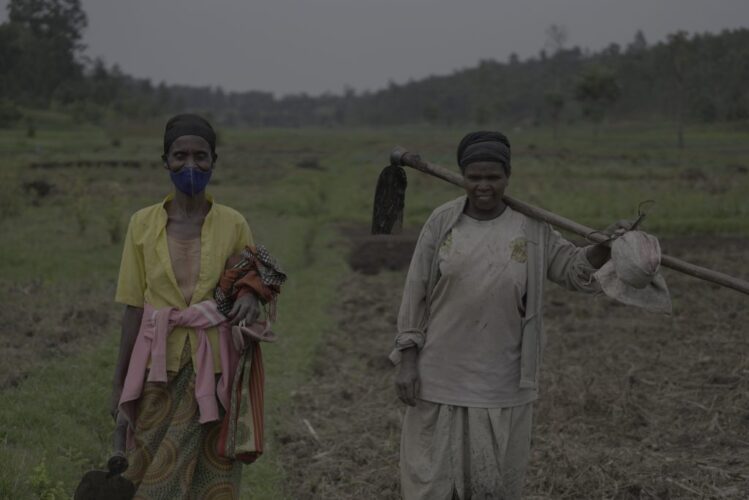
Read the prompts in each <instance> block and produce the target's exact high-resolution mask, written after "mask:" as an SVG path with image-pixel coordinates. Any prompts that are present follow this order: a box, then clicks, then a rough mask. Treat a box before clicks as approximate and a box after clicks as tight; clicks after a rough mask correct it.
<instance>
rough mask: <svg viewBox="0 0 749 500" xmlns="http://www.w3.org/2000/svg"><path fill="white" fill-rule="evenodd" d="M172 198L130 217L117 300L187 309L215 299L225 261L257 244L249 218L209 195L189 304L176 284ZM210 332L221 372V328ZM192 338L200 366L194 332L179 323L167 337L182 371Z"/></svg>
mask: <svg viewBox="0 0 749 500" xmlns="http://www.w3.org/2000/svg"><path fill="white" fill-rule="evenodd" d="M172 197H173V195H169V196H167V197H166V198H165V199H164V201H162V202H161V203H157V204H155V205H151V206H150V207H146V208H143V209H141V210H139V211H137V212H136V213H135V214H134V215H133V216H132V218H131V219H130V224H129V226H128V229H127V236H126V237H125V245H124V249H123V251H122V262H121V264H120V275H119V279H118V282H117V292H116V294H115V301H116V302H119V303H121V304H125V305H130V306H134V307H143V304H144V303H148V304H151V305H152V306H153V307H155V308H157V309H159V308H162V307H176V308H178V309H184V308H186V307H188V306H189V305H192V304H197V303H198V302H202V301H204V300H207V299H211V298H212V297H213V289H214V288H215V287H216V284H217V283H218V280H219V278H220V277H221V273H222V272H223V270H224V264H225V263H226V259H227V258H229V256H231V255H233V254H236V253H239V252H241V251H242V249H243V248H244V247H245V246H246V245H250V244H253V240H252V232H251V231H250V227H249V225H248V224H247V221H246V220H245V218H244V217H243V216H242V215H241V214H240V213H239V212H237V211H236V210H234V209H232V208H229V207H227V206H224V205H219V204H218V203H213V198H212V197H211V196H207V198H208V201H210V202H211V203H212V205H211V208H210V210H209V212H208V215H206V217H205V220H204V221H203V228H202V230H201V235H200V273H199V275H198V280H197V282H196V284H195V289H194V292H193V294H192V300H191V301H190V304H187V303H186V302H185V298H184V296H183V294H182V290H181V289H180V287H179V285H178V284H177V279H176V277H175V274H174V270H173V268H172V262H171V259H170V256H169V247H168V244H167V234H166V223H167V213H166V209H165V208H164V204H165V203H166V202H167V201H169V200H171V199H172ZM207 333H208V340H209V341H210V343H211V349H212V351H213V366H215V367H216V372H217V373H219V372H220V371H221V360H220V353H219V344H218V330H217V329H216V328H211V329H210V330H208V331H207ZM188 336H189V338H190V346H191V348H192V358H193V365H194V364H195V350H196V348H197V345H198V342H197V336H196V333H195V330H194V329H192V328H181V327H178V328H175V329H174V331H173V332H172V333H171V334H170V335H169V338H168V339H167V370H173V371H177V370H178V369H179V366H180V362H179V361H180V354H181V353H182V349H183V347H184V345H185V341H186V339H187V338H188Z"/></svg>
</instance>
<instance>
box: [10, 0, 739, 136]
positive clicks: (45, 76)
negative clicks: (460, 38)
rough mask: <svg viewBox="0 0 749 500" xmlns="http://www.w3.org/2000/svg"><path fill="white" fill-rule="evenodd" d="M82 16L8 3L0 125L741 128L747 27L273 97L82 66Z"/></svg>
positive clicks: (33, 2) (552, 38)
mask: <svg viewBox="0 0 749 500" xmlns="http://www.w3.org/2000/svg"><path fill="white" fill-rule="evenodd" d="M87 23H88V21H87V17H86V14H85V12H84V10H83V8H82V6H81V1H80V0H10V2H9V3H8V21H7V22H5V23H3V24H2V25H0V125H3V124H4V125H7V124H9V123H12V122H13V121H14V120H19V119H21V117H22V113H21V112H20V111H19V107H27V108H28V107H32V108H50V107H52V108H55V109H59V110H62V111H64V112H67V113H70V114H72V115H73V116H74V117H76V118H77V119H79V120H81V121H87V122H95V123H96V122H102V121H104V120H106V119H107V118H109V117H118V118H126V119H143V118H149V117H156V116H163V115H165V114H168V113H176V112H182V111H198V112H203V113H208V114H210V115H211V116H212V117H213V119H215V120H217V121H220V122H223V123H226V124H232V125H246V126H277V127H299V126H358V125H370V126H371V125H375V126H377V125H383V126H384V125H396V124H418V123H428V124H440V125H453V124H476V125H483V124H488V123H503V124H518V123H520V124H528V125H536V124H549V125H553V126H554V128H555V130H556V129H557V128H558V127H559V126H562V125H563V124H565V123H567V122H571V121H579V120H589V121H591V122H593V123H600V122H601V121H603V120H605V119H607V118H608V119H610V120H628V119H669V120H673V121H674V122H675V123H677V125H678V127H679V131H680V132H679V134H680V137H681V128H682V127H683V124H684V123H686V122H690V121H692V122H693V121H699V122H711V121H736V120H746V119H749V86H747V85H746V83H745V82H747V81H749V30H747V29H737V30H726V31H723V32H721V33H715V34H710V33H705V34H693V35H689V34H687V33H685V32H677V33H674V34H671V35H669V36H668V37H667V38H666V40H664V41H661V42H658V43H655V44H649V43H648V42H647V40H646V39H645V36H644V35H643V33H642V32H639V31H638V32H637V33H636V35H635V36H634V38H633V40H632V41H631V43H629V44H627V45H626V46H623V47H622V46H620V45H618V44H611V45H609V46H608V47H606V48H604V49H602V50H600V51H592V52H591V51H587V50H583V49H581V48H579V47H566V46H565V43H566V32H565V31H564V30H563V29H561V28H560V27H558V26H552V27H550V29H549V30H548V31H547V39H548V40H547V44H546V47H545V49H544V50H542V51H540V53H539V54H538V55H536V56H534V57H530V58H526V59H524V60H521V59H520V58H519V57H517V56H516V55H514V54H513V55H511V56H510V57H509V58H508V59H507V60H505V61H499V60H494V59H487V60H482V61H480V62H479V63H478V64H477V65H476V66H475V67H472V68H469V69H464V70H460V71H455V72H453V73H452V74H449V75H442V76H430V77H428V78H424V79H421V80H418V81H410V82H407V83H404V84H396V83H390V84H389V85H388V86H387V88H384V89H382V90H378V91H374V92H363V93H357V92H356V91H355V90H354V89H351V88H347V89H346V90H345V91H344V92H342V93H341V94H323V95H319V96H310V95H307V94H295V95H287V96H283V97H276V96H274V94H273V93H271V92H261V91H248V92H225V91H223V90H222V89H221V88H220V87H193V86H185V85H166V84H164V83H159V84H154V83H152V82H151V81H150V80H148V79H138V78H133V77H132V76H129V75H127V74H125V73H123V72H122V71H121V70H120V69H119V68H118V67H117V66H116V65H114V66H108V65H107V64H106V63H105V62H104V61H102V60H91V59H89V58H87V57H86V55H85V47H83V46H82V45H81V40H82V35H83V31H84V30H85V28H86V26H87Z"/></svg>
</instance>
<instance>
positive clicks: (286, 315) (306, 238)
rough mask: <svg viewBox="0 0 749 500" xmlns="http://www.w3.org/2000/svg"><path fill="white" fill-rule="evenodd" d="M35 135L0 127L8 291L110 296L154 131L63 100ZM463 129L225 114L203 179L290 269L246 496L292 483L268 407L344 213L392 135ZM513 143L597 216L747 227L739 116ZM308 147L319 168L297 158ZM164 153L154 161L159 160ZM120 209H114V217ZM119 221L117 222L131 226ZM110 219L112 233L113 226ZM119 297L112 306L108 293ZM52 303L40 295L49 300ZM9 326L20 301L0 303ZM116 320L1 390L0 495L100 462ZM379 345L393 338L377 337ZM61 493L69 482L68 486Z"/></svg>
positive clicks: (142, 194)
mask: <svg viewBox="0 0 749 500" xmlns="http://www.w3.org/2000/svg"><path fill="white" fill-rule="evenodd" d="M37 122H38V125H37V133H36V137H34V138H27V137H25V134H24V130H22V129H18V130H8V131H2V132H0V151H2V152H3V153H4V159H5V169H4V171H3V173H2V177H0V200H1V201H0V232H2V234H3V238H2V239H0V277H1V278H0V285H2V286H0V300H3V299H7V298H8V297H9V296H10V294H12V293H15V292H14V290H15V288H14V287H16V286H17V285H24V284H27V283H29V282H32V281H33V280H38V279H41V280H42V281H43V282H44V284H45V287H48V288H49V289H53V290H55V292H56V293H55V297H58V296H59V299H56V301H57V303H56V304H52V305H49V304H46V303H45V304H46V305H47V306H49V307H58V308H65V307H67V306H69V305H70V304H71V303H74V302H75V301H76V300H80V297H79V296H77V295H76V293H77V292H78V291H79V290H80V289H81V288H87V289H90V290H93V291H94V292H93V293H99V294H112V293H113V287H114V282H115V279H116V276H117V269H118V265H119V256H120V251H121V248H120V244H119V243H118V242H114V243H113V242H112V239H111V236H110V233H111V232H112V231H113V229H116V228H113V226H114V225H116V224H118V223H119V224H126V221H127V218H128V216H129V214H131V213H132V212H133V211H135V210H136V209H138V208H140V207H142V206H145V205H147V204H151V203H156V202H158V201H160V200H161V198H162V197H163V196H164V195H165V194H166V193H167V192H168V191H169V189H170V184H169V180H168V176H167V175H166V174H165V172H164V171H163V170H162V169H161V168H159V167H158V162H159V156H160V147H161V146H160V139H159V133H160V131H159V129H158V128H157V127H156V126H154V125H150V124H148V125H145V126H139V125H138V124H127V125H123V126H122V127H121V129H117V131H118V132H119V134H118V135H120V136H121V137H119V138H120V139H121V144H120V146H119V147H116V148H115V147H113V146H112V145H111V137H112V134H113V132H112V127H110V128H107V129H102V128H95V127H90V126H89V127H76V126H73V125H71V124H70V123H68V122H65V121H64V120H63V119H61V118H60V117H59V116H51V117H47V118H45V117H44V116H40V117H38V119H37ZM465 131H466V130H464V129H425V128H419V127H402V128H393V129H356V130H321V129H317V130H305V129H300V130H256V129H232V130H220V132H219V133H220V138H221V139H220V140H221V146H220V148H219V154H220V158H219V164H218V167H217V170H216V172H215V174H214V184H213V186H212V188H211V192H212V193H213V194H214V195H215V197H216V200H217V201H218V202H220V203H224V204H227V205H229V206H232V207H234V208H236V209H238V210H239V211H240V212H242V213H243V214H244V215H245V216H246V217H247V219H248V220H249V222H250V225H251V227H252V229H253V232H254V234H255V237H256V240H257V241H259V242H262V243H264V244H266V245H267V246H268V247H269V248H270V249H271V250H272V251H273V252H274V253H275V254H277V255H278V257H279V259H280V260H281V262H282V263H283V265H284V267H285V268H286V270H287V271H288V274H289V275H290V281H289V283H288V284H287V286H286V287H285V288H284V291H283V294H282V296H281V302H280V308H279V309H280V318H281V319H280V321H279V323H278V325H277V326H276V329H277V331H278V333H279V334H280V336H281V340H280V341H279V343H278V344H277V345H272V346H268V347H267V348H266V349H265V350H264V354H265V357H266V363H265V364H266V370H267V384H268V385H267V390H266V394H267V398H268V399H267V411H266V415H267V416H266V420H267V423H268V429H267V434H266V440H267V454H266V456H264V457H263V458H262V459H261V460H260V461H259V462H257V463H256V464H253V465H252V466H249V467H246V468H245V478H244V482H243V497H248V496H250V495H251V496H252V497H253V498H263V499H276V498H283V493H282V486H283V478H284V471H283V464H282V463H279V461H278V458H277V455H276V453H275V447H276V443H275V442H274V441H273V435H274V434H273V431H274V426H275V421H277V419H278V417H279V416H280V415H282V414H283V413H284V408H285V406H286V405H287V403H288V401H289V395H290V393H291V391H293V390H294V388H295V387H297V386H298V385H299V384H300V383H301V382H302V381H304V380H306V379H307V378H308V377H309V375H310V371H309V370H310V361H311V359H312V357H313V355H314V353H315V350H316V348H317V346H318V345H319V344H320V342H321V341H322V340H323V339H324V336H325V332H326V331H328V330H330V329H332V328H336V325H335V324H334V322H333V319H332V317H331V314H330V312H331V311H332V310H333V308H335V307H336V304H337V303H338V301H339V300H340V297H338V296H337V284H338V283H339V282H340V281H341V279H342V278H343V277H344V276H345V274H346V273H347V272H348V270H347V266H346V263H345V258H346V253H347V251H348V247H347V245H346V242H345V241H342V240H341V236H340V235H339V233H338V232H337V228H338V227H339V225H340V224H341V223H355V224H361V225H364V226H368V225H369V222H370V221H369V219H370V216H371V200H372V195H373V191H374V186H375V182H376V178H377V175H378V173H379V171H380V169H381V168H382V167H383V166H384V165H385V164H386V163H387V160H388V154H389V151H390V149H391V148H392V147H393V146H395V145H402V146H404V147H407V148H409V149H411V150H415V151H420V152H421V153H422V155H423V156H424V157H425V158H427V159H429V160H431V161H434V162H438V163H442V164H444V165H448V166H449V165H454V149H455V145H456V144H457V142H458V140H459V139H460V137H461V136H462V134H463V133H464V132H465ZM508 135H509V136H510V138H511V140H512V142H513V151H514V157H513V176H512V179H511V184H510V190H509V193H510V194H512V195H513V196H516V197H517V198H520V199H524V200H526V201H529V202H531V203H536V204H539V205H541V206H543V207H545V208H547V209H551V210H554V211H556V212H558V213H560V214H562V215H565V216H567V217H570V218H573V219H576V220H578V221H579V222H581V223H585V224H588V225H591V226H593V227H599V228H600V227H604V226H606V225H608V224H609V223H610V222H612V221H614V220H617V219H621V218H625V217H631V216H633V215H634V213H635V210H636V207H637V205H638V203H639V202H640V201H642V200H646V199H654V200H656V201H657V205H656V207H655V208H654V209H653V211H652V214H651V216H650V217H649V218H648V220H647V223H646V228H647V229H648V230H650V231H652V232H654V233H655V234H657V235H675V234H689V233H697V234H731V235H743V236H747V235H749V224H747V215H749V201H747V199H746V197H745V193H747V192H749V174H746V173H742V172H741V169H740V168H737V166H743V167H747V166H749V165H747V163H749V161H748V160H747V158H748V157H749V155H748V154H747V153H748V152H749V146H746V144H745V137H746V130H745V129H743V128H741V127H738V126H735V125H731V126H728V125H716V126H711V127H692V128H689V129H687V149H686V150H685V151H683V152H680V151H678V150H676V149H675V148H674V147H673V143H674V137H673V131H672V128H671V127H670V126H669V125H668V124H656V125H647V126H644V125H642V124H623V125H617V126H609V127H605V128H603V129H602V130H601V133H600V135H599V137H598V138H596V139H593V137H592V135H591V131H590V128H589V127H583V126H578V127H569V128H568V129H565V130H564V134H563V135H562V137H560V138H557V139H554V138H553V137H552V135H551V132H550V131H549V130H545V129H525V130H508ZM78 158H83V159H90V158H115V159H138V160H141V161H143V162H144V165H146V166H144V167H143V168H141V169H121V168H99V169H94V168H88V169H87V168H75V169H59V170H39V169H31V168H29V164H30V163H32V162H40V161H41V162H44V161H47V162H48V161H61V160H72V159H78ZM308 158H316V159H317V160H318V162H319V164H320V166H321V169H320V170H305V169H299V168H297V167H296V166H295V164H296V163H297V162H299V161H300V160H303V159H308ZM152 163H155V166H151V164H152ZM408 176H409V187H408V192H407V201H406V217H405V223H406V225H407V226H412V227H418V225H419V224H421V223H422V222H423V221H424V219H425V218H426V217H427V216H428V214H429V212H430V211H431V210H432V209H433V208H434V207H436V206H437V205H438V204H440V203H442V202H444V201H446V200H448V199H451V198H452V197H455V196H457V195H459V194H460V191H459V190H458V189H457V188H454V187H452V186H449V185H446V184H445V183H443V182H442V181H438V180H435V179H431V178H427V177H426V176H424V175H423V174H420V173H417V172H414V171H409V172H408ZM34 180H44V181H46V182H50V183H52V184H54V185H55V191H54V192H53V193H52V194H51V195H50V196H48V197H46V198H44V199H41V200H36V201H35V200H33V196H31V195H28V194H26V193H24V192H23V191H22V189H21V184H22V183H24V182H29V181H34ZM118 221H119V222H118ZM123 228H124V226H123ZM115 232H116V231H115ZM105 307H111V308H112V310H116V311H117V312H119V306H115V305H114V304H112V305H111V306H105ZM41 313H44V311H41ZM3 317H4V318H6V319H9V321H10V322H9V323H8V324H6V328H10V327H13V326H17V325H14V324H13V318H14V316H13V314H12V311H10V312H7V313H5V315H4V316H3ZM118 337H119V333H118V329H117V328H116V327H115V326H110V327H108V328H107V329H106V331H105V332H102V335H101V338H100V340H98V341H96V342H95V343H94V344H93V345H89V346H83V347H82V349H81V351H80V352H79V353H78V354H76V355H73V356H68V357H59V356H58V357H54V356H53V357H45V358H43V359H42V360H40V362H39V364H38V365H36V366H35V367H34V370H33V372H32V373H31V374H30V376H29V377H28V378H27V379H26V380H25V381H23V382H22V383H21V384H19V385H18V386H17V387H15V388H9V389H5V390H3V391H2V396H1V397H2V401H3V404H2V405H1V406H0V443H2V447H1V448H0V498H12V499H14V500H15V499H24V498H39V497H40V496H41V495H42V494H44V493H45V492H46V493H49V494H50V495H52V497H54V495H55V493H57V494H59V491H60V487H61V488H62V489H63V490H64V491H67V492H70V491H72V488H73V487H74V486H75V484H76V482H77V480H78V479H79V478H80V476H81V474H82V473H83V472H84V471H85V470H87V469H88V468H90V467H92V466H101V465H103V463H104V461H105V460H106V458H107V454H108V451H109V432H110V431H111V422H110V421H109V417H108V416H107V414H106V413H107V405H108V393H109V387H110V377H111V373H112V370H113V363H114V359H115V353H116V346H117V342H118ZM386 351H387V346H383V353H385V352H386ZM58 496H59V495H58Z"/></svg>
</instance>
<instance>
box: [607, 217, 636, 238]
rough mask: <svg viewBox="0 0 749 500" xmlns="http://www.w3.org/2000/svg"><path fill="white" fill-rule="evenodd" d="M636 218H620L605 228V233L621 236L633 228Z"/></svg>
mask: <svg viewBox="0 0 749 500" xmlns="http://www.w3.org/2000/svg"><path fill="white" fill-rule="evenodd" d="M635 220H636V219H633V220H626V219H622V220H618V221H616V222H614V223H613V224H611V225H609V226H608V227H607V228H606V229H604V230H603V233H604V234H607V235H609V236H614V235H616V236H621V235H623V234H624V233H626V232H627V231H629V230H631V229H632V226H633V225H634V224H635Z"/></svg>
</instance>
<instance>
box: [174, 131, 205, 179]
mask: <svg viewBox="0 0 749 500" xmlns="http://www.w3.org/2000/svg"><path fill="white" fill-rule="evenodd" d="M182 167H197V168H199V169H200V170H203V171H208V170H210V169H211V168H213V155H212V154H211V145H210V144H208V141H206V140H205V139H203V138H202V137H199V136H197V135H183V136H182V137H178V138H177V140H175V141H174V142H173V143H172V146H171V147H170V148H169V153H168V154H167V156H166V168H168V169H169V170H171V171H172V172H178V171H179V170H181V169H182Z"/></svg>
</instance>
